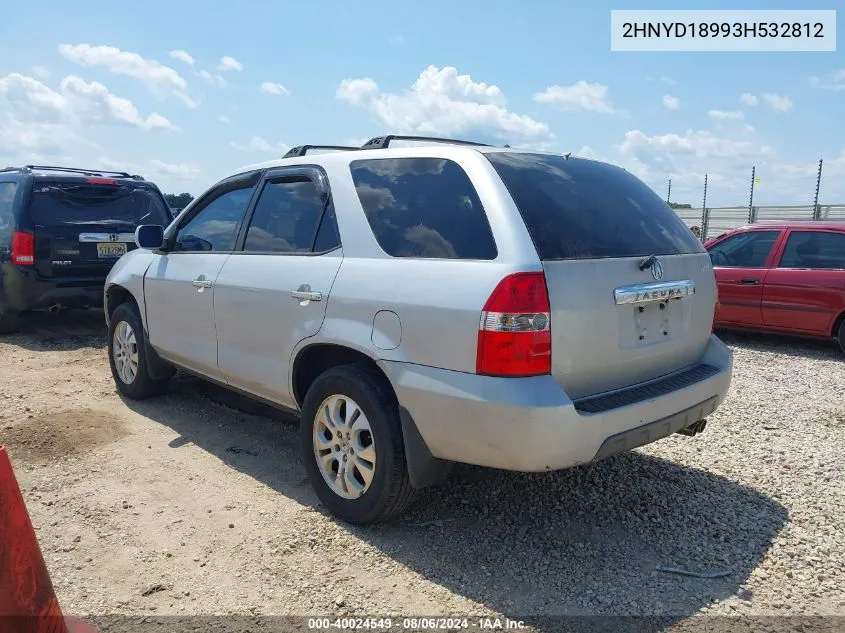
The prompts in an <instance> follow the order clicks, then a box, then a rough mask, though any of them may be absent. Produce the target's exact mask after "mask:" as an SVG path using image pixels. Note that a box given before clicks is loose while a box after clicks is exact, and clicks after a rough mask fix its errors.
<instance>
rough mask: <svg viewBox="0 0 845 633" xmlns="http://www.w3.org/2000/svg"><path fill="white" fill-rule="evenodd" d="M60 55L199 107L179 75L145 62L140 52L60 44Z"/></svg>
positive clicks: (151, 61)
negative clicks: (133, 80)
mask: <svg viewBox="0 0 845 633" xmlns="http://www.w3.org/2000/svg"><path fill="white" fill-rule="evenodd" d="M59 53H60V54H61V55H62V57H64V58H65V59H68V60H70V61H72V62H74V63H75V64H79V65H80V66H85V67H93V66H100V67H103V68H105V69H106V70H108V71H109V72H111V73H114V74H116V75H124V76H126V77H132V78H134V79H137V80H139V81H141V82H142V83H143V84H144V85H145V86H147V88H148V89H149V90H150V91H151V92H153V93H154V94H156V95H159V96H160V95H163V94H164V93H167V92H170V93H171V94H174V95H176V96H177V97H178V98H179V99H181V100H182V102H183V103H185V105H187V106H188V107H190V108H195V107H196V103H195V102H194V101H193V99H191V98H190V97H189V96H188V94H187V89H188V83H187V82H186V81H185V79H184V78H183V77H182V76H181V75H180V74H179V73H177V72H176V71H175V70H173V69H172V68H170V67H169V66H165V65H163V64H161V63H159V62H157V61H155V60H153V59H145V58H144V57H141V56H140V55H139V54H138V53H131V52H128V51H122V50H120V49H119V48H115V47H114V46H91V45H90V44H76V45H71V44H60V45H59Z"/></svg>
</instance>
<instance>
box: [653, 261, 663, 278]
mask: <svg viewBox="0 0 845 633" xmlns="http://www.w3.org/2000/svg"><path fill="white" fill-rule="evenodd" d="M651 276H652V277H654V278H655V279H656V280H657V281H660V280H661V279H663V265H662V264H661V263H660V260H659V259H655V260H654V263H653V264H652V265H651Z"/></svg>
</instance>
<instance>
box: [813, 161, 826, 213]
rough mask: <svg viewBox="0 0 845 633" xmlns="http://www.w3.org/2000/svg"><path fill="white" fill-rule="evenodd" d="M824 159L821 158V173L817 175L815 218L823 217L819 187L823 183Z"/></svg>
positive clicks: (814, 203) (814, 205)
mask: <svg viewBox="0 0 845 633" xmlns="http://www.w3.org/2000/svg"><path fill="white" fill-rule="evenodd" d="M823 161H824V159H822V158H820V159H819V173H818V175H817V176H816V199H815V200H813V219H814V220H820V219H821V209H820V208H819V187H821V184H822V163H823Z"/></svg>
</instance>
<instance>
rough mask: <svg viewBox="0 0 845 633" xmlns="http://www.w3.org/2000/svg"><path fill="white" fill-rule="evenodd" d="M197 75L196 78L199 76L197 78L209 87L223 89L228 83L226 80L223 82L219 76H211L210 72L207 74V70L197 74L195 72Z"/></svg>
mask: <svg viewBox="0 0 845 633" xmlns="http://www.w3.org/2000/svg"><path fill="white" fill-rule="evenodd" d="M197 75H198V76H199V78H200V79H202V80H203V81H204V82H205V83H207V84H209V85H211V86H219V87H220V88H222V87H224V86H225V85H227V84H228V83H229V82H228V81H226V80H225V79H224V78H223V77H221V76H220V75H212V74H211V73H210V72H208V71H207V70H200V71H199V72H197Z"/></svg>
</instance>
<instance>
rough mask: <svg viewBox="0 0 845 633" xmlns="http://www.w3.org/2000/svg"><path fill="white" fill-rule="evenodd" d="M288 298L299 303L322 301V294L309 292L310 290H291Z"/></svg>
mask: <svg viewBox="0 0 845 633" xmlns="http://www.w3.org/2000/svg"><path fill="white" fill-rule="evenodd" d="M290 296H291V297H293V298H294V299H299V300H300V301H322V300H323V293H322V292H311V291H310V290H291V293H290Z"/></svg>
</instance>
